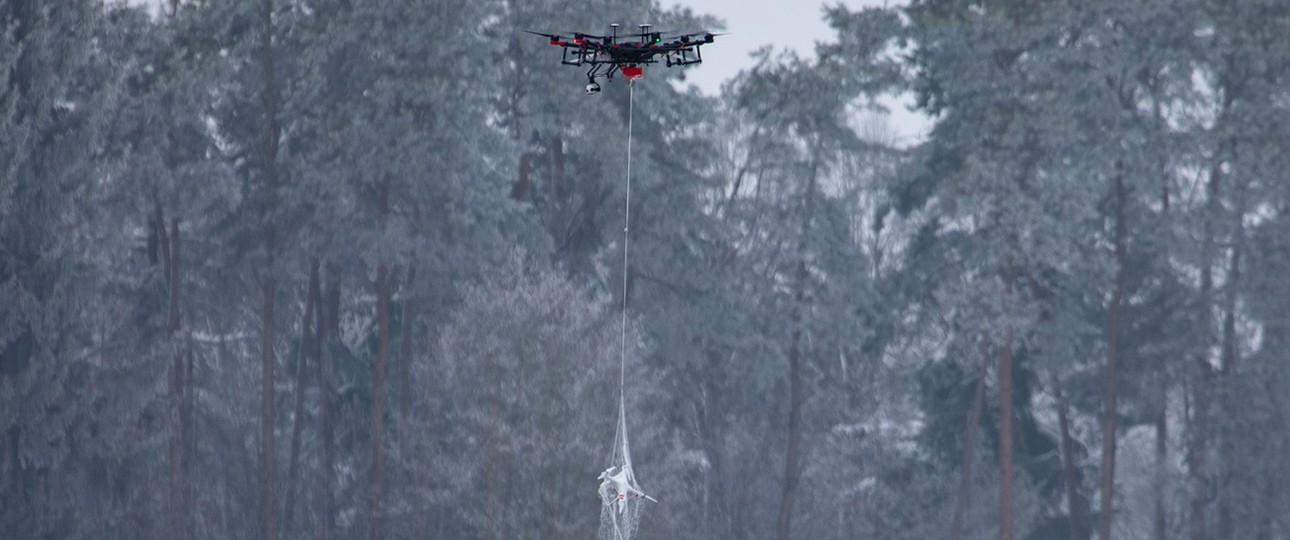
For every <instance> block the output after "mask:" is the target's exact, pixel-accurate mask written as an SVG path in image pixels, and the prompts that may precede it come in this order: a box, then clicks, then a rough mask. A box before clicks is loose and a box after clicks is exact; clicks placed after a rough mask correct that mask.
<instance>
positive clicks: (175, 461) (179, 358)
mask: <svg viewBox="0 0 1290 540" xmlns="http://www.w3.org/2000/svg"><path fill="white" fill-rule="evenodd" d="M157 211H158V215H160V207H158V210H157ZM170 230H171V233H170V237H171V242H172V243H173V248H168V249H167V250H166V251H167V253H168V255H167V256H168V259H167V262H166V267H165V270H166V283H167V287H166V288H167V289H168V290H169V292H170V301H169V302H168V304H169V307H168V309H167V311H168V314H167V317H166V320H167V322H166V336H167V337H168V338H169V340H170V343H171V347H170V352H172V353H173V354H174V355H175V356H174V361H173V362H172V363H171V365H170V411H171V420H172V424H171V426H172V431H171V434H170V503H171V516H170V517H171V520H170V524H171V533H172V534H175V535H181V534H182V532H181V531H183V530H184V523H183V522H184V514H185V510H184V495H183V494H184V490H185V489H186V487H187V479H186V478H185V475H184V461H185V459H184V450H185V447H184V434H185V433H186V432H187V425H186V423H185V421H186V420H187V418H186V416H185V414H184V394H185V383H186V380H185V377H184V375H185V373H184V354H183V353H182V352H181V351H182V349H181V348H180V347H179V345H178V344H177V343H176V342H175V339H174V337H175V334H176V333H177V332H178V331H179V275H180V274H179V218H175V217H172V218H171V219H170Z"/></svg>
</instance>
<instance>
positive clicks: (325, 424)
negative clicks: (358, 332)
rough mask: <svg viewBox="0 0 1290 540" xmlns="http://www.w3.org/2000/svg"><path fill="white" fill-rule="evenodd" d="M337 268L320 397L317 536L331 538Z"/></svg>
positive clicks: (330, 286) (327, 309) (331, 279)
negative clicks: (320, 461)
mask: <svg viewBox="0 0 1290 540" xmlns="http://www.w3.org/2000/svg"><path fill="white" fill-rule="evenodd" d="M334 273H335V272H334V271H332V270H328V274H329V276H328V283H327V297H326V298H327V299H326V302H324V303H323V304H322V306H320V307H321V308H322V309H320V310H319V311H321V312H322V313H323V314H325V316H324V317H323V319H322V321H321V324H320V325H319V328H321V331H320V334H321V336H322V339H321V341H323V342H324V343H323V344H322V347H321V351H320V352H321V354H320V355H319V357H318V398H319V401H320V403H319V408H320V409H322V411H321V414H320V415H319V416H320V424H321V425H320V426H319V429H318V436H319V439H320V441H319V445H318V446H319V447H320V451H319V454H321V460H322V463H321V464H319V467H318V468H319V470H320V472H321V474H320V475H319V484H320V485H319V486H318V490H317V492H318V493H317V495H318V515H319V520H318V528H319V530H318V533H317V534H316V535H315V538H318V539H319V540H330V538H331V537H332V531H335V530H336V512H335V503H334V501H333V500H332V489H333V486H335V485H336V472H335V471H336V469H335V466H334V461H335V460H334V458H333V457H332V455H333V446H334V443H333V440H334V439H335V437H334V435H333V431H334V425H335V420H334V416H335V412H334V411H335V390H334V389H333V388H332V357H331V347H332V345H333V343H334V342H335V340H336V338H337V336H339V335H340V281H339V280H337V279H336V277H335V275H334Z"/></svg>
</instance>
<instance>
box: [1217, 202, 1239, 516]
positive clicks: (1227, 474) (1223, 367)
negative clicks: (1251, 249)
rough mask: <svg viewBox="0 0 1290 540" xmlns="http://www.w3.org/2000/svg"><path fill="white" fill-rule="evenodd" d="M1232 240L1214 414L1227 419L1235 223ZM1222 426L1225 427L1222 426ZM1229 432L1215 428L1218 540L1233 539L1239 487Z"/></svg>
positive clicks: (1233, 355) (1233, 339)
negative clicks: (1235, 474) (1215, 411)
mask: <svg viewBox="0 0 1290 540" xmlns="http://www.w3.org/2000/svg"><path fill="white" fill-rule="evenodd" d="M1234 234H1235V236H1236V239H1235V240H1234V241H1233V246H1232V255H1231V262H1230V264H1231V266H1229V267H1228V272H1227V282H1226V283H1225V284H1224V287H1225V288H1226V293H1227V294H1226V295H1225V296H1226V298H1225V300H1224V306H1223V311H1224V314H1223V330H1222V332H1223V334H1222V341H1221V348H1220V351H1221V352H1220V363H1219V367H1218V370H1219V375H1220V376H1221V377H1220V381H1219V384H1218V389H1219V393H1218V399H1217V403H1218V407H1219V412H1218V414H1217V415H1216V416H1217V417H1219V418H1224V419H1226V418H1228V416H1229V414H1230V413H1229V412H1228V411H1231V410H1232V408H1233V407H1234V404H1233V400H1234V399H1235V396H1233V395H1232V394H1231V391H1232V390H1231V383H1232V381H1231V378H1230V377H1229V375H1231V374H1232V373H1233V372H1235V370H1236V364H1237V361H1238V360H1239V357H1240V355H1239V354H1238V351H1237V349H1236V347H1237V336H1236V307H1237V306H1236V302H1237V289H1238V287H1239V284H1240V280H1241V246H1242V242H1241V239H1240V238H1241V236H1242V235H1243V231H1242V230H1241V223H1239V222H1238V223H1236V232H1235V233H1234ZM1225 427H1227V426H1226V425H1225ZM1231 431H1232V430H1231V429H1230V428H1228V429H1218V430H1216V433H1217V434H1218V471H1219V484H1218V485H1219V489H1218V501H1219V503H1218V538H1220V539H1221V540H1233V539H1234V538H1236V518H1235V511H1234V510H1233V507H1232V501H1231V499H1232V496H1233V493H1234V492H1235V491H1237V490H1239V489H1241V488H1239V487H1236V486H1235V484H1234V482H1233V481H1232V476H1234V471H1233V469H1234V468H1235V467H1234V466H1233V464H1232V455H1233V454H1234V453H1235V448H1233V444H1234V443H1233V441H1232V433H1231Z"/></svg>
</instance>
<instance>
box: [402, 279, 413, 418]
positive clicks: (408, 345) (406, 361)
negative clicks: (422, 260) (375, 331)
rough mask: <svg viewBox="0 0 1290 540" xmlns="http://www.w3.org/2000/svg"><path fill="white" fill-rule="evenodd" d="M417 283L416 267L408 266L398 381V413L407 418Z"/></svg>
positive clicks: (410, 389)
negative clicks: (413, 297) (413, 299)
mask: <svg viewBox="0 0 1290 540" xmlns="http://www.w3.org/2000/svg"><path fill="white" fill-rule="evenodd" d="M416 281H417V265H416V264H415V263H409V264H408V281H407V284H406V285H405V286H404V290H403V344H402V346H401V347H400V350H399V356H402V357H403V358H402V360H403V377H402V378H401V379H400V380H399V413H400V415H402V416H403V418H405V419H406V418H407V417H408V414H409V411H410V410H411V409H412V332H413V330H414V329H415V328H416V324H414V323H415V321H414V320H413V319H415V315H414V314H415V313H416V310H415V309H413V308H414V306H413V305H412V304H413V303H412V296H413V293H412V291H413V287H415V286H416Z"/></svg>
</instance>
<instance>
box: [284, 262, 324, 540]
mask: <svg viewBox="0 0 1290 540" xmlns="http://www.w3.org/2000/svg"><path fill="white" fill-rule="evenodd" d="M318 288H319V287H318V261H317V260H315V261H314V263H313V268H311V269H310V270H309V287H308V289H307V290H306V292H305V312H304V315H303V316H302V317H301V318H300V346H299V349H298V350H297V351H296V405H295V409H294V410H293V411H292V425H291V461H290V462H289V464H288V465H287V501H286V508H285V509H284V510H283V517H282V533H283V534H282V536H283V538H287V537H289V536H290V535H291V530H292V521H293V518H294V517H295V511H296V484H297V483H298V479H297V478H296V475H297V473H298V471H299V466H300V436H301V431H303V429H302V428H303V427H304V416H305V364H306V359H307V358H308V355H309V351H310V350H311V349H312V348H313V341H314V340H315V339H316V338H315V336H316V334H317V327H314V328H313V329H311V328H310V323H311V322H312V320H313V319H314V310H316V309H317V307H316V306H317V300H318V297H319V296H320V294H319V293H318Z"/></svg>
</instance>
